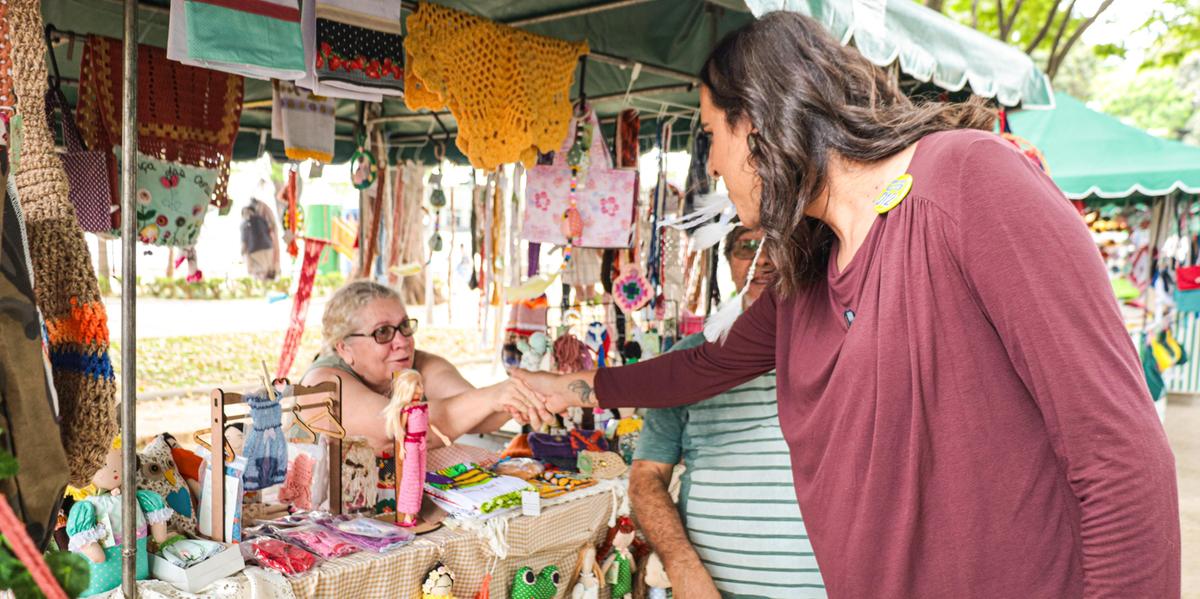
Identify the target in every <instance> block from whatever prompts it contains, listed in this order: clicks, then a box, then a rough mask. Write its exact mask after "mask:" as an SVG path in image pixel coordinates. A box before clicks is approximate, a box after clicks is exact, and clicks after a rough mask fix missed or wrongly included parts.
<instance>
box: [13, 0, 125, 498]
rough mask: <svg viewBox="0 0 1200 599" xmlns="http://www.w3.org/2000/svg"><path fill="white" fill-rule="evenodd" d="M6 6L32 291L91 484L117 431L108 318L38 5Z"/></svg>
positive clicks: (63, 408) (64, 414) (84, 476)
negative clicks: (65, 160)
mask: <svg viewBox="0 0 1200 599" xmlns="http://www.w3.org/2000/svg"><path fill="white" fill-rule="evenodd" d="M8 11H9V12H8V16H9V23H10V24H11V26H12V33H11V35H12V40H13V44H12V61H13V88H14V91H15V92H16V96H17V109H18V111H19V112H20V114H22V115H24V119H25V137H24V141H23V142H22V157H21V162H20V165H19V168H18V170H17V172H16V183H17V189H18V191H19V200H20V202H21V208H22V209H23V211H24V213H25V229H26V232H27V234H28V239H29V248H30V256H31V258H32V261H33V279H34V297H35V299H36V302H37V307H38V309H39V310H40V311H41V313H42V318H43V320H44V322H45V333H46V338H47V341H48V344H49V347H48V349H49V354H50V363H51V366H52V368H53V374H54V387H55V389H56V390H57V392H58V416H59V418H60V433H61V436H62V440H63V447H64V448H65V449H66V452H67V465H68V467H69V470H70V472H69V474H70V482H71V483H72V484H75V485H78V486H85V485H86V484H87V483H88V481H89V480H91V478H92V475H93V474H94V473H95V472H96V471H97V470H99V469H100V467H101V466H102V465H103V463H104V459H105V456H106V454H107V452H108V447H109V445H110V443H111V441H112V439H113V437H115V436H116V433H117V423H116V419H115V410H114V407H115V405H114V396H115V394H116V382H115V381H114V379H113V370H112V363H111V362H110V361H109V357H108V316H107V314H106V313H105V309H104V302H103V301H102V299H101V297H100V290H99V287H98V284H97V281H96V275H95V272H94V271H93V270H92V262H91V257H90V255H89V254H88V247H87V243H86V242H85V241H84V239H83V231H82V230H80V228H79V224H78V223H77V222H76V221H75V214H74V210H73V208H72V206H71V201H70V200H69V199H68V197H67V175H66V172H64V171H63V167H62V162H61V161H60V160H59V158H58V153H57V152H56V151H55V147H54V137H53V136H52V135H51V134H50V129H49V127H48V126H47V124H46V112H45V98H46V88H47V85H46V81H47V72H46V46H45V42H44V38H43V34H42V31H43V30H42V15H41V11H40V5H39V3H37V2H14V3H10V4H9V5H8Z"/></svg>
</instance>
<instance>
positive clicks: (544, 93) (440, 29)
mask: <svg viewBox="0 0 1200 599" xmlns="http://www.w3.org/2000/svg"><path fill="white" fill-rule="evenodd" d="M408 33H409V35H408V38H407V40H405V51H406V52H407V61H406V63H405V64H406V66H407V69H406V72H405V79H404V92H405V95H404V102H405V104H407V105H408V107H409V108H411V109H413V110H417V109H421V108H428V109H429V110H441V109H443V108H449V109H450V112H451V113H452V114H453V115H454V118H455V120H456V121H458V127H459V128H458V139H457V140H456V143H457V144H458V148H459V149H460V150H462V152H463V154H464V155H465V156H466V157H467V158H469V159H470V160H471V164H472V165H473V166H474V167H476V168H483V169H489V170H490V169H494V168H496V167H497V166H499V165H501V164H505V163H509V162H516V161H518V160H520V161H522V162H524V163H525V166H527V167H531V166H533V164H534V161H535V160H536V159H537V153H538V152H539V151H541V152H548V151H551V150H553V149H555V148H557V147H558V145H559V144H561V143H562V141H563V138H564V137H566V135H567V126H568V123H569V121H570V119H571V100H570V87H571V79H572V77H573V75H574V72H575V63H576V61H577V60H578V59H579V57H580V56H582V55H584V54H586V53H587V51H588V46H587V42H586V41H583V42H565V41H562V40H556V39H553V38H549V37H545V36H541V35H536V34H533V33H529V32H526V31H521V30H518V29H514V28H512V27H507V26H505V25H501V24H499V23H494V22H492V21H488V20H487V19H483V18H480V17H476V16H473V15H469V14H467V13H464V12H459V11H456V10H453V9H450V8H446V7H444V6H438V5H436V4H421V5H420V6H419V7H418V9H417V11H416V12H415V13H413V14H412V15H410V16H409V17H408Z"/></svg>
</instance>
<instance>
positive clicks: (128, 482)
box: [120, 0, 220, 599]
mask: <svg viewBox="0 0 1200 599" xmlns="http://www.w3.org/2000/svg"><path fill="white" fill-rule="evenodd" d="M137 11H138V3H137V0H125V39H124V52H123V59H124V63H125V64H124V77H123V81H122V94H121V115H122V120H121V175H120V176H121V440H122V444H121V451H122V453H123V457H124V461H125V464H124V469H123V472H122V480H121V513H122V515H123V517H122V518H121V538H122V539H123V540H124V542H123V543H122V544H121V590H122V592H123V593H124V594H125V597H127V598H129V599H134V598H136V597H137V596H138V589H137V549H138V544H137V513H138V503H137V409H136V405H135V404H136V403H137V351H136V350H137V339H136V337H137V335H136V331H137V329H136V328H135V326H134V325H135V324H136V323H135V321H134V318H135V311H136V309H137V245H136V243H137V237H136V235H137V232H136V231H135V230H134V225H135V224H136V220H135V219H136V217H137V207H136V206H135V205H134V190H135V188H136V187H137V40H138V26H137V24H138V23H137ZM218 455H220V454H218Z"/></svg>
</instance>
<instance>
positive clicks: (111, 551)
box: [67, 438, 172, 597]
mask: <svg viewBox="0 0 1200 599" xmlns="http://www.w3.org/2000/svg"><path fill="white" fill-rule="evenodd" d="M123 464H124V460H123V459H122V457H121V440H120V438H118V439H117V440H115V441H113V444H112V447H111V448H110V449H109V451H108V456H107V457H106V458H105V460H104V466H103V467H101V468H100V469H99V470H97V471H96V474H95V475H94V476H93V477H92V484H93V485H95V487H96V494H95V495H91V496H88V497H85V498H83V499H82V500H80V501H77V502H76V503H75V505H73V506H72V507H71V514H70V516H69V517H68V518H67V534H68V535H70V538H71V541H70V544H69V547H70V549H71V551H74V552H76V553H80V554H83V555H84V556H86V557H87V558H88V565H89V566H90V571H91V582H90V583H89V584H88V587H87V588H86V589H84V591H83V593H81V594H80V597H88V596H91V595H96V594H99V593H103V592H106V591H110V590H112V589H115V588H117V587H118V586H121V541H122V539H121V534H122V530H123V529H122V524H121V476H122V466H123ZM137 502H138V506H139V507H140V509H139V510H138V513H137V527H136V528H137V530H138V535H137V539H136V541H135V542H136V543H137V578H138V580H144V579H146V578H149V577H150V561H149V557H148V556H147V554H146V528H147V525H149V530H150V533H151V534H152V535H154V541H155V542H156V543H159V544H160V545H161V544H162V543H164V542H166V540H167V537H168V535H167V521H168V520H170V519H171V514H172V511H171V508H169V507H167V504H166V502H165V501H164V500H163V498H162V496H161V495H159V494H158V493H155V492H154V491H144V490H143V491H138V492H137Z"/></svg>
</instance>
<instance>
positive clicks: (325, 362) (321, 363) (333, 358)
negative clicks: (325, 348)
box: [300, 353, 370, 387]
mask: <svg viewBox="0 0 1200 599" xmlns="http://www.w3.org/2000/svg"><path fill="white" fill-rule="evenodd" d="M318 368H336V369H338V370H341V371H342V372H345V373H346V374H349V375H350V376H352V377H354V378H355V380H357V381H358V382H360V383H362V384H363V385H364V386H366V387H370V385H367V381H365V380H363V378H362V377H361V376H359V375H358V373H357V372H354V368H352V367H351V366H350V365H349V364H347V363H346V361H345V360H343V359H342V357H341V356H339V355H337V354H336V353H334V354H330V355H328V356H317V359H316V360H313V363H312V364H310V365H309V366H308V370H305V371H304V375H303V376H301V377H300V380H304V377H306V376H308V373H310V372H312V371H314V370H316V369H318Z"/></svg>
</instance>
